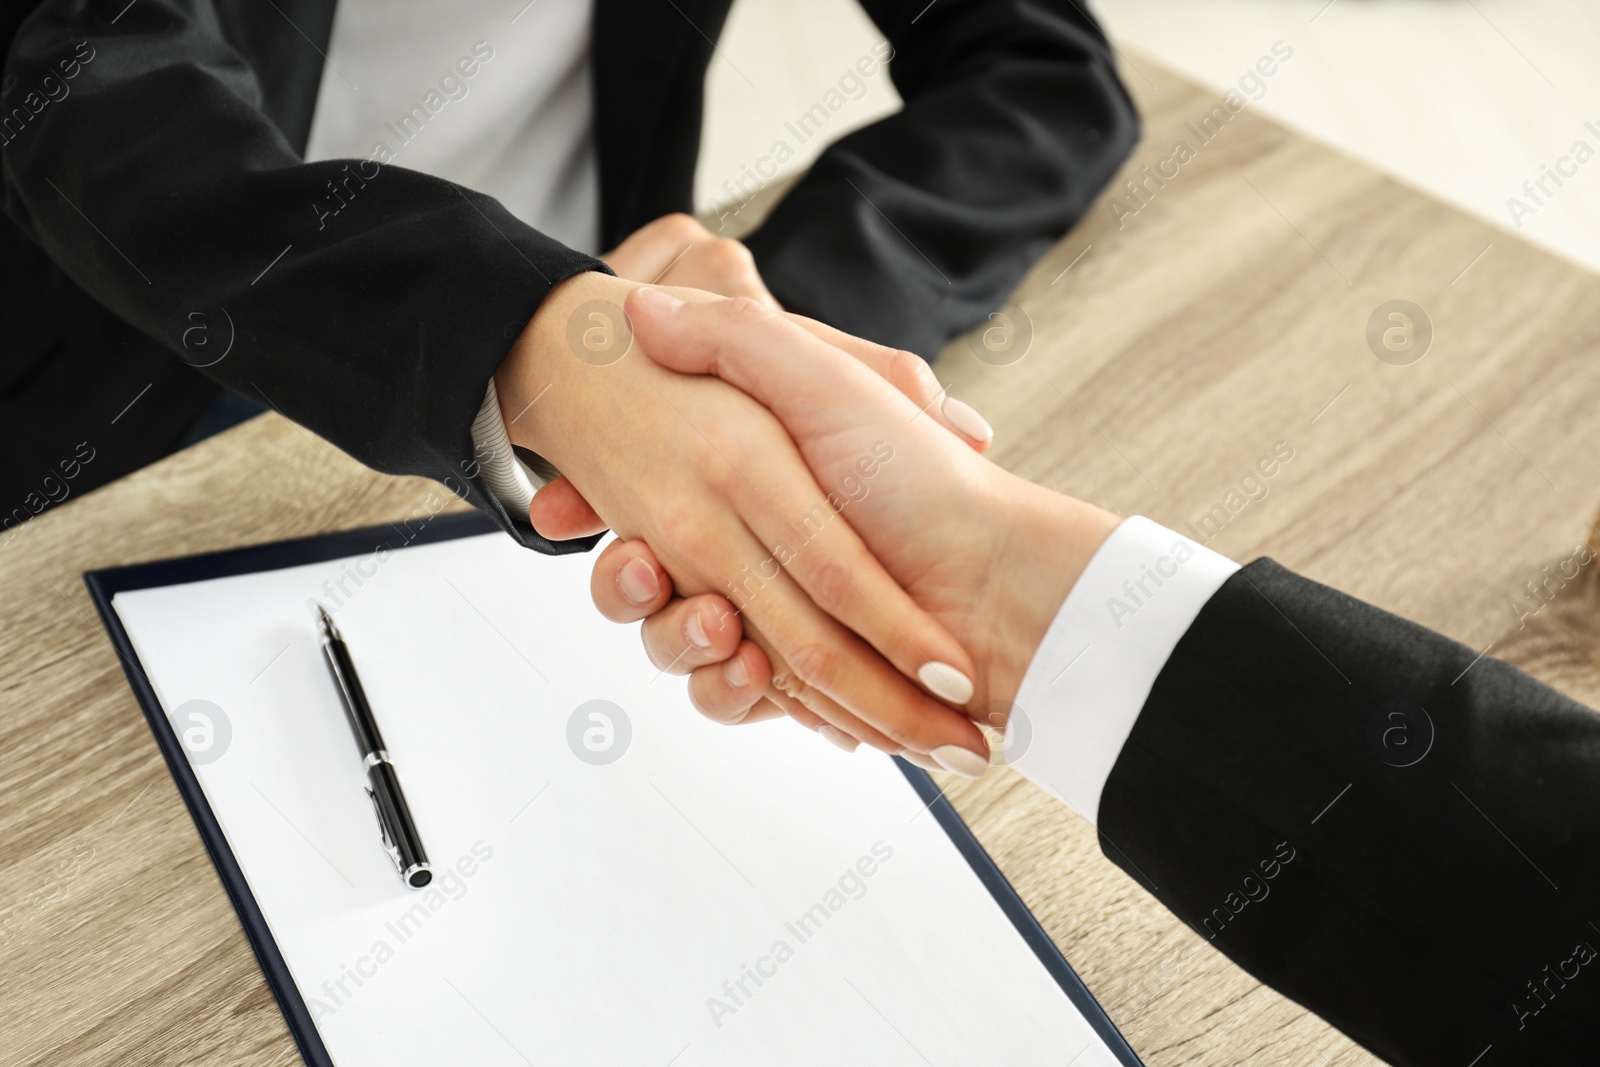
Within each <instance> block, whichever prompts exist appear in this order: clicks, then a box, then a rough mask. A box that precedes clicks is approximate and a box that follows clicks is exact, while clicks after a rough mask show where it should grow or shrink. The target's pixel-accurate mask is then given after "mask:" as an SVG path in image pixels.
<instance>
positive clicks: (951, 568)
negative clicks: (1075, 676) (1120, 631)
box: [495, 220, 1119, 778]
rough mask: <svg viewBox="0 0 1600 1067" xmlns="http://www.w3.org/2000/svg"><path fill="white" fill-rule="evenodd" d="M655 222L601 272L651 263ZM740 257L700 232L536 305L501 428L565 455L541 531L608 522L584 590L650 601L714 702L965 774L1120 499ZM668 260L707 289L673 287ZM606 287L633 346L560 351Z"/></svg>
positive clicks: (653, 647)
mask: <svg viewBox="0 0 1600 1067" xmlns="http://www.w3.org/2000/svg"><path fill="white" fill-rule="evenodd" d="M665 221H667V220H663V222H665ZM655 225H656V226H658V227H659V226H660V225H661V224H660V223H658V224H655ZM674 225H679V224H678V223H674ZM650 230H651V228H650V227H647V228H646V229H645V230H641V231H640V233H639V234H636V235H635V237H634V238H630V241H629V243H628V244H625V245H623V246H622V247H621V248H619V249H618V251H617V252H616V253H614V254H613V256H612V257H611V261H612V264H613V266H614V267H617V268H618V269H619V271H621V270H622V265H621V263H619V260H625V259H627V257H628V256H629V255H630V254H631V255H633V256H635V258H641V259H645V260H648V258H649V256H648V249H643V250H642V249H641V247H640V246H641V245H645V244H649V243H650V242H649V238H650V237H651V234H650ZM678 243H679V242H677V241H672V242H662V241H659V240H657V241H655V242H654V244H655V246H656V247H657V248H659V249H660V250H661V251H660V254H665V252H666V250H667V249H668V248H669V247H670V246H671V245H673V244H678ZM630 245H632V246H634V247H633V248H631V249H630ZM730 245H731V246H732V247H731V249H730V248H729V246H730ZM713 250H714V251H715V256H714V257H713V256H712V255H710V254H708V253H709V252H710V251H713ZM742 251H743V250H742V248H740V247H739V246H737V245H733V244H732V242H720V241H712V242H701V243H700V244H693V243H691V244H690V245H689V247H688V249H687V251H685V252H683V253H680V254H679V257H678V258H677V259H674V260H671V261H670V262H669V263H668V264H667V267H666V269H664V270H657V269H654V267H655V265H654V264H650V265H648V267H647V268H646V267H644V266H643V265H642V264H635V265H633V266H634V269H632V270H630V271H628V273H632V274H634V276H635V277H651V278H659V279H661V280H662V282H663V284H658V285H642V284H640V283H639V282H635V281H627V280H624V279H623V278H614V277H610V276H607V275H603V274H598V273H586V274H582V275H578V276H576V277H574V278H572V279H569V280H568V281H566V282H563V283H562V284H561V285H560V286H558V287H557V288H556V289H555V291H554V292H552V293H551V295H550V296H549V297H548V298H547V299H546V301H545V304H544V306H542V307H541V309H540V313H539V315H537V316H536V317H535V319H534V320H533V322H532V323H531V324H530V325H529V327H528V329H527V330H526V331H525V332H524V333H523V335H522V338H521V339H520V340H519V341H518V344H517V346H516V348H515V349H514V350H513V352H512V353H511V355H510V357H508V358H507V360H506V361H505V363H504V364H502V366H501V368H500V370H499V371H498V373H497V374H496V378H495V382H496V387H497V390H498V394H499V397H500V402H501V408H502V412H503V413H504V415H505V419H506V423H507V426H508V429H509V431H510V436H511V440H512V442H513V443H514V444H517V445H519V446H521V447H524V448H528V449H531V450H533V451H535V452H537V453H539V454H540V455H541V456H543V457H544V458H545V459H547V460H548V461H550V462H551V463H552V464H553V465H554V466H555V467H556V468H557V469H558V470H560V471H561V472H562V476H561V477H560V478H558V479H556V480H555V481H553V482H551V483H550V484H548V485H546V486H545V487H544V488H543V489H541V490H540V491H539V492H538V494H537V495H536V496H535V497H534V501H533V505H532V507H531V509H530V519H531V521H532V523H533V526H534V528H535V529H536V530H538V531H539V533H540V534H541V535H543V536H545V537H548V538H550V539H552V540H566V539H569V538H573V537H579V536H583V535H586V534H590V533H595V532H598V531H600V530H603V529H606V528H610V529H612V530H614V531H615V532H616V534H617V537H618V540H617V541H615V542H613V543H612V544H611V545H610V546H608V547H607V548H606V550H605V551H604V552H603V553H601V555H600V557H599V558H598V560H597V561H596V564H595V569H594V575H593V579H592V592H593V596H594V599H595V603H596V605H597V606H598V607H599V608H600V610H601V612H602V613H603V614H604V615H606V617H608V618H610V619H612V620H614V621H617V622H633V621H639V620H643V622H644V626H643V635H644V643H645V648H646V650H647V652H648V654H649V656H650V658H651V660H652V661H653V662H654V663H655V664H656V665H657V666H658V667H660V668H661V669H663V670H665V671H669V672H672V673H676V674H687V675H688V676H689V692H690V696H691V699H692V700H693V702H694V704H695V706H696V707H697V708H699V709H700V711H701V712H703V713H704V714H705V715H707V716H708V717H710V718H712V719H714V720H716V721H718V722H724V723H730V724H732V723H750V722H758V721H761V720H764V719H768V718H772V717H775V716H779V715H788V716H789V717H791V718H793V719H795V720H796V721H798V722H799V723H801V724H802V725H803V726H806V727H808V728H810V729H812V730H815V731H816V732H818V733H819V734H821V735H822V736H823V737H825V738H827V739H828V740H829V741H832V742H833V743H834V744H836V745H838V746H840V747H841V748H845V749H850V750H853V749H855V748H856V747H857V746H858V745H859V744H861V743H865V744H868V745H871V746H872V747H874V748H878V749H881V750H883V751H885V752H889V753H893V754H897V755H900V756H903V757H904V758H906V759H907V760H909V761H911V762H913V763H916V764H918V765H919V766H923V767H925V768H928V769H937V770H946V771H951V772H954V773H956V774H961V775H965V776H967V777H972V778H976V777H978V776H980V775H981V774H982V773H983V772H984V770H985V768H986V767H987V766H988V763H989V743H988V740H987V739H986V738H985V736H984V734H983V732H982V731H981V730H980V729H978V724H980V723H981V724H982V725H985V726H988V727H991V728H993V729H995V730H998V731H1003V730H1004V728H1005V725H1006V721H1007V715H1008V712H1009V710H1010V708H1011V701H1012V700H1013V698H1014V697H1015V694H1016V692H1017V688H1018V685H1019V684H1020V683H1021V680H1022V677H1023V674H1024V673H1025V672H1026V670H1027V668H1028V664H1029V662H1030V660H1031V659H1032V656H1033V652H1034V650H1035V649H1036V648H1037V647H1038V645H1039V643H1040V641H1041V640H1042V639H1043V637H1044V635H1045V632H1046V630H1047V629H1048V628H1049V626H1050V624H1051V621H1052V619H1054V617H1055V615H1056V612H1057V609H1058V608H1059V607H1060V606H1061V603H1062V601H1063V600H1064V599H1065V598H1066V595H1067V593H1068V592H1069V591H1070V590H1071V588H1072V586H1073V584H1074V582H1075V581H1076V579H1077V577H1078V575H1079V574H1080V573H1081V572H1082V570H1083V568H1084V567H1085V566H1086V565H1087V563H1088V562H1089V560H1090V558H1091V557H1092V556H1093V555H1094V553H1095V551H1096V549H1097V548H1098V547H1099V546H1100V544H1101V543H1102V542H1103V541H1104V540H1105V539H1106V537H1107V536H1108V535H1109V534H1110V532H1111V531H1112V530H1113V529H1114V528H1115V527H1116V525H1117V523H1118V521H1119V519H1118V518H1117V517H1116V516H1114V515H1111V514H1110V513H1108V512H1105V511H1102V510H1100V509H1098V508H1095V507H1092V506H1090V505H1088V504H1084V503H1082V502H1080V501H1077V500H1073V499H1071V498H1069V497H1065V496H1062V495H1060V494H1057V493H1053V492H1050V491H1048V490H1046V489H1043V488H1040V487H1038V486H1035V485H1033V484H1031V483H1028V482H1026V481H1024V480H1022V479H1020V478H1017V477H1015V476H1014V475H1011V474H1009V473H1007V472H1006V471H1004V470H1002V469H1000V468H999V467H997V466H995V465H994V464H993V463H991V462H989V461H988V460H986V459H984V458H983V456H982V453H983V451H984V450H985V449H986V448H987V447H988V445H989V441H990V439H991V437H992V436H993V435H992V431H990V429H989V427H988V424H987V423H985V422H984V420H983V419H982V418H981V417H980V416H979V415H978V414H977V412H975V411H974V410H973V409H972V408H970V407H968V406H967V405H965V404H963V403H961V402H960V401H957V400H955V399H954V398H951V397H949V396H947V395H945V394H944V392H943V390H942V389H941V388H940V387H939V385H938V382H937V381H936V380H935V378H934V376H933V373H932V372H931V371H930V370H929V369H928V367H927V365H926V364H925V363H924V362H923V361H922V360H921V359H920V358H918V357H917V356H915V355H913V354H911V353H909V352H903V351H897V350H894V349H889V348H885V347H883V346H880V345H877V344H873V343H871V342H868V341H864V340H861V339H859V338H856V337H853V336H850V335H848V334H845V333H842V332H840V331H838V330H835V329H832V328H830V327H828V326H825V325H823V324H821V323H818V322H816V321H814V320H811V319H807V318H804V317H802V316H798V315H793V314H788V313H785V312H783V311H781V310H779V309H778V307H777V305H776V301H774V300H772V298H771V297H770V295H769V294H767V293H766V290H765V288H764V287H763V286H761V284H760V282H759V279H757V278H756V277H755V272H754V268H753V266H750V265H749V263H748V259H747V256H746V258H744V259H742V260H741V257H740V253H742ZM691 257H694V258H691ZM695 258H698V259H700V260H701V261H702V262H701V263H700V264H699V265H698V267H697V265H696V264H695V262H694V259H695ZM712 258H717V259H719V260H720V262H721V264H722V265H721V266H720V267H719V268H717V269H716V270H715V271H713V273H715V274H717V275H718V276H719V278H717V279H709V278H707V277H706V276H705V272H706V270H707V267H706V265H705V262H704V261H708V260H710V259H712ZM686 260H688V261H689V262H687V263H686V262H685V261H686ZM697 270H698V272H699V273H698V274H697V273H696V271H697ZM674 272H676V277H675V276H674ZM730 275H731V276H732V277H733V278H734V279H735V280H734V281H733V282H731V283H730V282H729V281H728V278H729V276H730ZM741 276H742V278H743V279H744V281H743V283H742V285H741V284H740V283H739V282H738V279H739V278H740V277H741ZM680 277H681V278H682V279H683V280H684V281H686V282H689V283H691V284H693V283H694V282H701V283H702V284H705V285H707V286H708V288H699V287H695V288H690V287H686V286H679V285H675V284H666V283H670V282H674V281H676V280H677V279H678V278H680ZM719 279H720V284H719V283H718V281H719ZM712 285H715V288H716V289H717V290H719V291H721V292H730V291H732V292H742V293H743V295H738V296H732V297H728V296H719V295H717V293H716V292H713V291H710V290H709V287H710V286H712ZM596 300H601V301H606V302H607V303H609V304H612V305H613V306H617V307H620V308H622V309H623V310H624V311H625V313H626V317H627V322H628V325H629V327H630V328H631V330H632V334H633V335H632V337H631V338H630V339H628V342H627V343H628V345H630V346H631V347H630V348H629V352H630V358H625V359H621V360H618V361H616V362H612V363H609V364H606V365H596V363H595V362H592V361H586V360H583V359H579V358H575V356H574V355H573V353H572V352H571V351H570V350H569V348H568V345H567V336H566V335H567V329H566V326H567V322H568V320H569V319H570V318H571V317H572V316H573V315H574V314H581V311H582V309H583V307H584V305H586V304H590V303H592V302H593V301H596Z"/></svg>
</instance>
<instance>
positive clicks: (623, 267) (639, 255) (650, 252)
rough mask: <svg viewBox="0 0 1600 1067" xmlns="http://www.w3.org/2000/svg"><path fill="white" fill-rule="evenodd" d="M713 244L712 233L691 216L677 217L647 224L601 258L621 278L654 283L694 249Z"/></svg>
mask: <svg viewBox="0 0 1600 1067" xmlns="http://www.w3.org/2000/svg"><path fill="white" fill-rule="evenodd" d="M710 240H713V238H712V235H711V231H709V230H707V229H706V228H705V227H704V226H702V225H700V223H699V222H698V221H697V220H696V219H695V218H694V217H693V216H692V215H685V214H682V213H674V214H671V215H663V216H661V217H660V218H658V219H655V220H654V221H652V222H647V223H645V224H644V225H643V226H641V227H639V228H638V229H637V230H635V231H633V233H631V234H629V235H628V238H627V239H626V240H624V241H623V242H622V243H621V244H620V245H618V246H617V247H616V248H614V249H612V250H611V251H610V252H608V253H606V255H605V256H604V257H602V258H604V259H605V261H606V264H607V266H609V267H610V268H611V269H612V270H614V271H616V272H617V275H618V277H622V278H628V279H631V280H633V281H636V282H655V281H659V280H660V278H661V275H662V274H663V273H664V272H665V271H666V270H667V269H668V268H669V267H671V266H672V264H673V263H674V262H675V261H676V260H677V259H678V258H679V257H680V256H682V255H683V254H684V253H686V252H687V251H688V250H689V249H690V248H691V247H693V246H694V245H696V244H698V243H700V242H702V241H710Z"/></svg>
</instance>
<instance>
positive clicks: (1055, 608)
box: [976, 474, 1122, 728]
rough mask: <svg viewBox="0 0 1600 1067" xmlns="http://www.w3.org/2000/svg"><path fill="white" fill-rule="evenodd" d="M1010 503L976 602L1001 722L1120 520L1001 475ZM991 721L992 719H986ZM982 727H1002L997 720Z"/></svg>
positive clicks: (1002, 512)
mask: <svg viewBox="0 0 1600 1067" xmlns="http://www.w3.org/2000/svg"><path fill="white" fill-rule="evenodd" d="M1005 478H1006V479H1007V480H1009V481H1010V482H1011V483H1012V484H1011V485H1009V486H1008V487H1007V490H1008V492H1007V494H1006V495H1007V496H1008V497H1009V502H1008V504H1007V505H1006V506H1005V507H1004V508H1002V509H1001V510H1000V516H1001V521H1000V526H1001V530H1002V535H1001V537H1000V538H999V539H998V540H997V542H996V545H995V551H994V557H993V561H992V566H991V568H990V570H989V577H988V579H987V580H986V581H985V583H984V587H983V589H982V591H981V593H980V596H979V597H978V598H977V602H976V606H977V608H978V612H979V614H978V621H979V623H980V625H982V626H983V629H984V630H985V631H986V632H987V634H988V635H989V637H988V643H989V649H988V653H989V654H988V656H987V661H988V662H987V666H986V668H985V672H986V675H987V677H986V683H987V686H986V688H987V692H988V694H989V699H990V701H991V702H992V708H991V709H988V710H990V711H992V712H997V713H998V715H999V716H1000V717H1003V716H1004V715H1005V714H1006V712H1007V711H1008V709H1009V707H1010V704H1011V702H1012V701H1013V700H1015V699H1016V694H1017V690H1018V688H1019V687H1020V686H1021V684H1022V678H1023V676H1024V675H1025V674H1026V673H1027V671H1028V666H1029V664H1031V663H1032V662H1033V657H1034V653H1035V652H1036V651H1037V650H1038V648H1039V645H1040V643H1041V642H1042V641H1043V640H1044V636H1045V633H1046V631H1048V630H1049V629H1050V624H1051V623H1052V622H1054V621H1055V617H1056V615H1057V613H1058V612H1059V611H1060V610H1061V605H1062V604H1063V603H1064V602H1065V601H1066V599H1067V594H1069V593H1070V592H1072V588H1073V586H1074V585H1076V584H1077V581H1078V578H1079V577H1080V576H1081V575H1082V574H1083V572H1084V569H1085V568H1086V567H1087V566H1088V565H1089V561H1090V560H1091V559H1093V558H1094V554H1095V553H1096V552H1097V551H1099V549H1100V546H1101V545H1103V544H1104V543H1105V541H1106V538H1108V537H1110V536H1111V532H1112V531H1113V530H1115V529H1116V528H1117V526H1118V524H1119V523H1121V521H1122V519H1121V517H1120V516H1117V515H1114V514H1112V513H1111V512H1109V511H1106V510H1104V509H1103V508H1098V507H1095V506H1094V505H1092V504H1087V503H1084V502H1083V501H1081V500H1077V499H1075V498H1073V497H1069V496H1065V495H1063V494H1061V493H1057V492H1053V491H1051V490H1049V489H1045V488H1043V487H1041V486H1037V485H1034V484H1032V483H1030V482H1026V481H1024V480H1023V479H1021V478H1017V477H1016V476H1015V475H1011V474H1005ZM993 717H994V716H993V715H991V718H993ZM988 725H993V726H996V727H997V728H998V727H1001V726H1003V725H1004V723H1003V722H990V723H988Z"/></svg>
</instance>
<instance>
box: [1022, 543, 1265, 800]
mask: <svg viewBox="0 0 1600 1067" xmlns="http://www.w3.org/2000/svg"><path fill="white" fill-rule="evenodd" d="M1238 569H1239V565H1238V564H1237V563H1235V562H1233V561H1232V560H1230V559H1228V558H1227V557H1225V556H1221V555H1218V554H1217V553H1215V552H1213V551H1211V550H1210V549H1207V548H1204V547H1202V546H1201V545H1198V544H1196V543H1195V542H1194V541H1191V540H1190V539H1189V538H1187V537H1184V536H1182V535H1181V534H1177V533H1174V532H1173V531H1171V530H1169V529H1167V528H1166V527H1164V526H1161V525H1160V524H1158V523H1155V522H1152V521H1150V520H1149V519H1147V518H1144V517H1143V516H1137V515H1136V516H1134V517H1132V518H1129V519H1127V520H1125V521H1124V522H1123V523H1122V524H1121V525H1120V526H1118V527H1117V528H1116V529H1115V530H1113V531H1112V532H1111V536H1110V537H1108V538H1107V539H1106V542H1105V544H1103V545H1101V546H1100V550H1099V551H1098V552H1096V553H1095V555H1094V558H1093V559H1091V560H1090V561H1089V565H1088V566H1087V567H1086V568H1084V572H1083V574H1082V576H1081V577H1079V579H1078V581H1077V584H1076V585H1074V586H1073V588H1072V592H1071V593H1069V594H1068V595H1067V599H1066V600H1065V601H1064V602H1063V603H1062V605H1061V610H1060V611H1059V612H1057V613H1056V617H1055V621H1054V622H1052V623H1051V624H1050V628H1049V630H1048V631H1046V633H1045V637H1044V640H1043V641H1042V642H1041V643H1040V645H1039V650H1038V651H1037V652H1036V653H1035V654H1034V657H1033V662H1032V663H1031V664H1029V666H1028V671H1027V673H1026V674H1025V675H1024V676H1023V679H1022V685H1021V686H1020V687H1019V688H1018V690H1017V697H1016V707H1015V708H1014V709H1013V712H1012V725H1011V727H1010V728H1009V730H1008V742H1007V746H1008V749H1010V751H1009V752H1008V759H1009V761H1010V762H1011V763H1012V764H1013V765H1014V766H1015V767H1016V768H1017V769H1018V770H1019V771H1021V772H1022V773H1023V774H1024V775H1026V776H1028V777H1029V778H1031V779H1032V780H1033V781H1034V782H1035V783H1037V784H1038V785H1039V786H1041V787H1042V788H1044V789H1045V790H1046V791H1048V792H1050V793H1051V794H1053V795H1054V796H1055V797H1057V798H1058V799H1059V800H1061V801H1062V802H1063V803H1065V804H1067V805H1069V806H1071V807H1072V808H1074V809H1075V810H1076V811H1077V812H1078V813H1079V814H1080V815H1082V816H1083V817H1084V818H1086V819H1088V820H1089V821H1090V822H1091V823H1096V824H1098V821H1099V815H1100V796H1101V793H1102V792H1103V790H1104V789H1105V784H1106V779H1107V778H1108V777H1109V776H1110V774H1111V768H1112V766H1113V765H1115V763H1116V762H1117V757H1118V755H1120V754H1121V752H1122V746H1123V744H1124V743H1125V742H1126V741H1127V739H1128V735H1129V734H1130V733H1131V732H1132V730H1133V725H1134V722H1135V721H1136V720H1137V719H1138V718H1139V713H1140V711H1141V710H1142V709H1143V708H1144V704H1145V700H1146V699H1147V698H1148V697H1149V695H1150V690H1151V688H1152V687H1153V686H1154V685H1155V682H1156V677H1157V676H1158V675H1159V674H1160V673H1161V669H1162V668H1163V667H1164V666H1166V663H1167V659H1168V657H1169V656H1171V654H1172V650H1173V648H1174V647H1175V646H1176V645H1177V643H1178V641H1179V639H1180V638H1182V637H1183V635H1184V634H1185V633H1187V632H1188V630H1189V627H1190V625H1191V624H1192V623H1193V622H1194V620H1195V617H1196V616H1197V615H1199V614H1200V609H1201V608H1203V607H1204V606H1205V605H1206V602H1207V601H1209V600H1210V599H1211V597H1212V596H1213V595H1214V594H1215V593H1216V591H1217V590H1218V589H1219V588H1221V587H1222V584H1223V583H1224V582H1226V581H1227V580H1228V578H1229V577H1230V576H1231V575H1232V574H1233V573H1234V572H1235V571H1237V570H1238Z"/></svg>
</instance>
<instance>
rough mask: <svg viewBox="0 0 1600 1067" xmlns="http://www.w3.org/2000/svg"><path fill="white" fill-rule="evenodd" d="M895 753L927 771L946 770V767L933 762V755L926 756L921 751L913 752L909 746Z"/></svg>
mask: <svg viewBox="0 0 1600 1067" xmlns="http://www.w3.org/2000/svg"><path fill="white" fill-rule="evenodd" d="M895 755H896V756H899V757H900V758H901V759H903V760H905V761H906V762H907V763H909V764H911V765H912V766H913V767H921V768H922V769H923V770H925V771H942V770H944V768H943V767H941V766H939V764H937V763H935V762H933V759H932V758H931V757H928V756H924V755H923V754H922V753H920V752H913V751H911V750H910V749H909V748H902V749H901V750H900V751H899V752H896V753H895Z"/></svg>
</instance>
